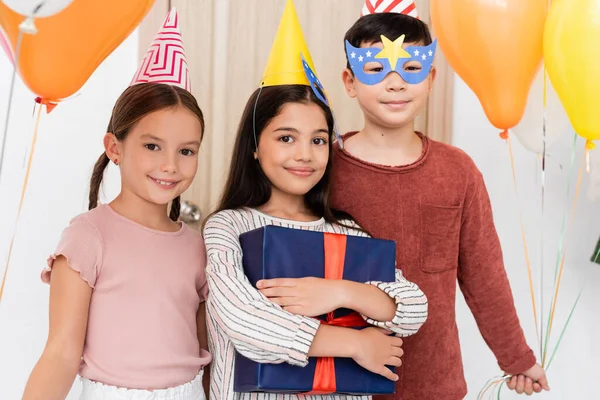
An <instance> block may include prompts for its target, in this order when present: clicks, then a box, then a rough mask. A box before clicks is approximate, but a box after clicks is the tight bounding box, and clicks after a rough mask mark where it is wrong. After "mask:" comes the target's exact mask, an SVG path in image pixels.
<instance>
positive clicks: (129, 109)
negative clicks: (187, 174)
mask: <svg viewBox="0 0 600 400" xmlns="http://www.w3.org/2000/svg"><path fill="white" fill-rule="evenodd" d="M177 106H182V107H185V108H187V109H188V110H190V111H191V112H193V113H194V114H195V115H196V116H197V117H198V119H199V120H200V125H201V127H202V132H204V116H203V115H202V110H200V107H199V106H198V103H197V102H196V99H195V98H194V96H193V95H192V94H191V93H190V92H188V91H187V90H184V89H181V88H179V87H177V86H171V85H166V84H161V83H140V84H137V85H134V86H130V87H129V88H127V90H125V91H124V92H123V93H122V94H121V96H120V97H119V98H118V99H117V102H116V103H115V106H114V107H113V111H112V116H111V117H110V122H109V123H108V128H107V130H106V131H107V132H111V133H113V134H114V135H115V136H116V138H117V140H119V141H123V140H125V138H126V137H127V135H128V134H129V132H130V131H131V129H133V127H134V126H135V125H136V124H137V123H138V122H139V121H140V120H141V119H142V118H144V117H145V116H146V115H148V114H150V113H152V112H155V111H159V110H163V109H165V108H171V107H177ZM109 162H110V160H109V158H108V156H107V155H106V153H102V155H101V156H100V157H99V158H98V161H96V165H94V172H92V179H91V180H90V197H89V209H90V210H91V209H93V208H96V206H97V205H98V192H99V191H100V185H101V184H102V178H103V177H104V170H105V169H106V166H107V165H108V163H109ZM180 201H181V199H180V198H179V196H177V197H176V198H175V199H173V203H172V204H171V212H170V214H169V217H170V218H171V219H172V220H173V221H177V219H179V211H180V206H181V205H180Z"/></svg>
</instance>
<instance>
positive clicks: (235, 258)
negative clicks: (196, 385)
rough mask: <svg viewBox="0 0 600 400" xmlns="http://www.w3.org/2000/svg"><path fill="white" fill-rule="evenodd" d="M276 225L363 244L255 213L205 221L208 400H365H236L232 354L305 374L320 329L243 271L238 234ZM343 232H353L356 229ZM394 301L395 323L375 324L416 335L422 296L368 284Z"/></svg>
mask: <svg viewBox="0 0 600 400" xmlns="http://www.w3.org/2000/svg"><path fill="white" fill-rule="evenodd" d="M266 225H276V226H282V227H287V228H294V229H305V230H311V231H318V232H329V233H340V234H345V235H356V236H366V235H365V234H364V233H363V232H362V231H360V230H358V229H348V228H346V227H343V226H340V225H337V224H330V223H327V222H325V221H324V220H323V219H321V220H318V221H313V222H296V221H290V220H285V219H281V218H275V217H272V216H269V215H266V214H263V213H261V212H259V211H257V210H254V209H242V210H226V211H222V212H219V213H218V214H216V215H214V216H213V217H212V218H210V219H209V220H208V222H207V223H206V227H205V229H204V240H205V243H206V249H207V255H208V264H207V279H208V286H209V296H208V300H207V313H208V318H207V326H208V337H209V348H210V352H211V353H212V355H213V361H212V366H211V385H210V399H211V400H263V399H269V400H295V399H306V400H325V399H327V400H359V399H360V400H367V399H368V398H369V397H367V396H346V395H314V396H312V395H311V396H298V395H293V394H263V393H252V394H251V393H235V392H234V391H233V371H234V362H235V351H236V350H237V351H239V352H240V353H241V354H243V355H244V356H245V357H247V358H249V359H251V360H253V361H256V362H259V363H271V364H278V363H284V362H285V363H289V364H292V365H298V366H305V365H306V364H307V363H308V350H309V348H310V346H311V344H312V341H313V339H314V337H315V334H316V332H317V330H318V328H319V321H318V320H317V319H315V318H310V317H304V316H301V315H295V314H292V313H290V312H287V311H285V310H283V309H282V308H281V307H280V306H278V305H277V304H275V303H272V302H271V301H269V300H268V299H267V298H266V297H265V296H263V295H262V294H261V293H260V292H259V291H258V290H257V289H256V288H254V287H253V286H252V285H251V284H250V282H249V281H248V279H247V278H246V276H245V275H244V270H243V266H242V249H241V245H240V241H239V236H240V235H241V234H242V233H245V232H248V231H251V230H254V229H258V228H261V227H263V226H266ZM346 225H351V226H356V225H355V224H354V223H353V222H350V223H346ZM368 283H370V284H373V285H376V286H377V287H379V288H380V289H381V290H383V291H385V292H386V293H387V294H388V295H389V296H391V297H392V298H393V299H394V300H395V302H396V304H397V305H398V307H397V311H396V315H395V317H394V319H393V320H392V321H374V320H372V319H369V318H367V317H366V316H364V318H365V320H366V321H367V322H368V323H369V324H372V325H375V326H379V327H384V328H387V329H389V330H391V331H393V332H395V333H396V334H398V335H400V336H409V335H412V334H414V333H416V332H417V330H418V329H419V328H420V327H421V325H422V324H423V323H424V322H425V320H426V318H427V299H426V298H425V295H424V294H423V292H421V290H420V289H419V288H418V287H417V286H416V285H415V284H413V283H410V282H408V281H407V280H406V279H404V278H403V277H402V273H401V272H400V271H399V270H397V272H396V282H387V283H383V282H368Z"/></svg>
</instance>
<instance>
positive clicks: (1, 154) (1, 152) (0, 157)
mask: <svg viewBox="0 0 600 400" xmlns="http://www.w3.org/2000/svg"><path fill="white" fill-rule="evenodd" d="M22 41H23V31H21V30H19V36H18V37H17V49H16V51H15V60H14V64H13V72H12V78H11V80H10V88H9V90H8V107H7V109H6V119H5V120H4V134H3V136H2V150H0V182H1V181H2V165H3V164H4V152H5V151H6V139H7V137H8V126H9V122H10V111H11V109H12V102H13V95H14V89H15V82H16V80H17V65H18V63H19V55H20V53H21V42H22Z"/></svg>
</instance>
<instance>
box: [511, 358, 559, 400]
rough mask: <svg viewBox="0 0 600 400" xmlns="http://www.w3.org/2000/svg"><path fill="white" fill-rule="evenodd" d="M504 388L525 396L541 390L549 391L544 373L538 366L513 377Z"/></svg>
mask: <svg viewBox="0 0 600 400" xmlns="http://www.w3.org/2000/svg"><path fill="white" fill-rule="evenodd" d="M506 386H507V387H508V388H509V389H510V390H514V391H516V392H517V393H518V394H523V393H525V394H527V395H528V396H531V395H532V394H533V393H534V392H535V393H540V392H541V391H542V389H543V390H545V391H549V390H550V387H549V386H548V380H547V379H546V372H545V371H544V369H543V368H542V367H541V366H540V365H539V364H535V365H534V366H533V367H531V368H529V369H528V370H527V371H525V372H523V373H522V374H519V375H516V376H513V377H511V378H509V379H508V380H507V383H506Z"/></svg>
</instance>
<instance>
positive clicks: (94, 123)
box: [0, 31, 139, 400]
mask: <svg viewBox="0 0 600 400" xmlns="http://www.w3.org/2000/svg"><path fill="white" fill-rule="evenodd" d="M138 62H139V60H138V33H137V31H136V32H134V33H133V34H132V35H131V36H130V37H129V38H128V39H127V40H126V41H125V42H124V43H123V44H122V45H121V46H120V47H119V48H118V49H117V50H116V51H115V52H114V53H113V54H111V55H110V56H109V57H108V59H107V60H105V62H104V63H103V64H102V65H101V66H100V67H99V68H98V69H97V71H96V72H95V73H94V74H93V75H92V77H91V78H90V79H89V81H88V82H87V83H86V84H85V86H84V87H83V88H82V89H81V91H80V93H81V94H80V95H79V96H78V97H75V98H73V99H71V100H68V101H65V102H64V103H61V104H60V105H59V106H58V107H56V109H54V111H53V112H52V113H51V114H49V115H46V114H45V113H44V114H43V115H42V120H41V123H40V128H39V136H38V143H37V146H36V148H35V155H34V161H33V165H32V169H31V175H30V180H29V185H28V190H27V194H26V198H25V202H24V205H23V211H22V214H21V220H20V222H19V225H18V229H17V237H16V241H15V245H14V249H13V255H12V260H11V263H10V267H9V268H10V269H9V272H8V278H7V283H6V288H5V293H4V297H3V299H2V302H1V303H0V398H1V399H7V400H13V399H19V398H21V394H22V391H23V389H24V386H25V383H26V380H27V378H28V376H29V373H30V371H31V368H32V367H33V366H34V364H35V362H36V361H37V359H38V357H39V355H40V353H41V352H42V349H43V347H44V344H45V339H46V334H47V329H48V286H47V285H44V284H43V283H42V282H41V281H40V271H41V270H42V268H43V267H44V265H45V262H46V258H47V257H48V255H49V254H50V253H52V251H53V249H54V247H55V246H56V244H57V242H58V239H59V238H60V234H61V232H62V229H63V228H64V227H66V226H67V224H68V223H69V220H70V219H71V218H72V217H73V216H75V215H77V214H79V213H81V212H83V211H85V210H86V209H87V200H86V198H87V194H88V193H87V192H88V187H89V186H88V185H89V178H90V174H91V170H92V167H93V165H94V162H95V161H96V159H97V158H98V156H99V155H100V154H101V152H102V151H103V148H102V137H103V135H104V133H105V129H106V126H107V124H108V120H109V118H110V113H111V110H112V107H113V105H114V103H115V100H116V99H117V97H118V96H119V94H120V93H121V92H122V91H123V90H124V89H125V88H126V87H127V86H128V85H129V82H130V80H131V77H132V76H133V74H134V73H135V70H136V68H137V64H138ZM11 74H12V65H10V63H9V61H8V59H7V58H6V57H5V55H4V54H3V53H1V54H0V126H1V127H2V128H3V127H4V121H5V115H6V109H7V104H8V89H9V85H10V78H11ZM34 98H35V96H34V95H33V94H32V93H31V92H30V91H29V90H28V89H27V88H26V87H25V86H24V85H23V83H22V82H20V81H18V82H17V85H16V90H15V95H14V99H13V110H12V113H11V114H12V115H11V119H10V127H9V134H8V135H9V136H8V141H7V144H6V145H7V149H6V152H5V154H6V156H5V162H4V167H3V171H2V177H1V181H0V221H1V222H0V273H3V271H4V265H5V260H6V255H7V252H8V246H9V243H10V238H11V236H12V233H13V228H14V223H15V217H16V213H17V208H18V202H19V197H20V193H21V185H22V182H23V177H24V173H25V168H24V160H25V155H26V151H27V149H28V148H29V143H30V140H31V137H32V132H33V118H32V110H33V105H34V102H33V99H34ZM1 135H2V131H0V138H1ZM0 143H1V142H0ZM0 145H1V144H0ZM118 189H119V178H118V173H117V171H116V168H114V167H112V168H111V169H110V172H109V175H108V177H107V181H106V183H105V185H104V193H105V194H106V196H107V197H109V198H110V197H111V196H114V195H116V193H117V192H118ZM104 200H106V197H105V198H104ZM78 390H79V386H78V384H76V385H75V386H74V388H73V390H72V392H71V396H70V397H69V398H70V399H71V398H76V395H77V393H78Z"/></svg>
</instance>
